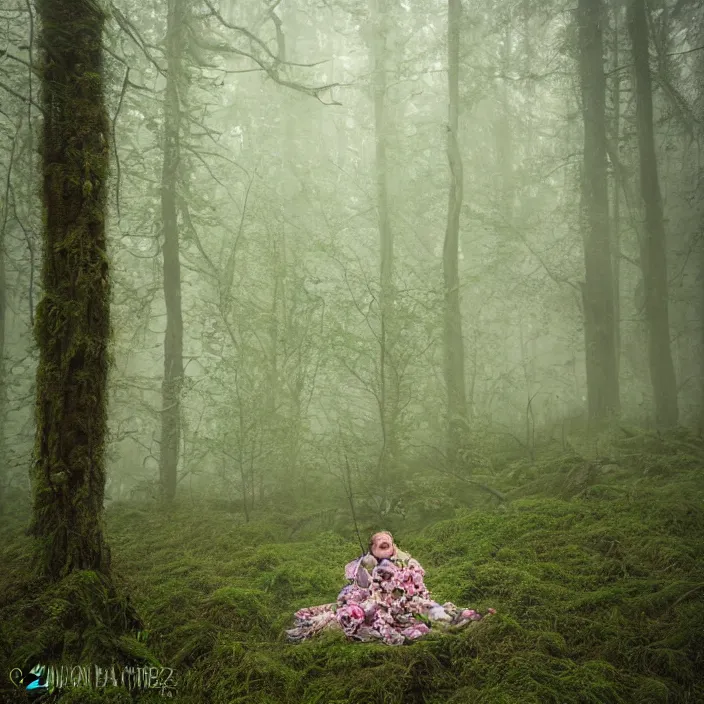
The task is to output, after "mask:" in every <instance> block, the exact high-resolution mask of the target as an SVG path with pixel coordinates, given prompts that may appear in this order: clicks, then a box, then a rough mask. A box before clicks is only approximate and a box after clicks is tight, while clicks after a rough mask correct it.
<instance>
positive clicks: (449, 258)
mask: <svg viewBox="0 0 704 704" xmlns="http://www.w3.org/2000/svg"><path fill="white" fill-rule="evenodd" d="M461 12H462V5H461V2H460V0H448V24H447V38H448V52H447V65H448V90H449V108H448V126H447V159H448V162H449V165H450V190H449V196H448V207H447V227H446V229H445V244H444V247H443V258H442V263H443V275H444V282H445V316H444V346H445V386H446V387H447V433H448V437H447V456H448V459H449V461H450V462H451V463H454V462H456V461H457V452H458V450H459V449H460V448H461V446H462V438H463V435H464V434H465V433H466V432H467V395H466V389H465V378H464V341H463V339H462V315H461V312H460V279H459V266H458V248H459V232H460V210H461V208H462V195H463V192H462V189H463V182H462V156H461V154H460V149H459V144H458V139H457V130H458V124H459V63H460V61H459V51H460V16H461Z"/></svg>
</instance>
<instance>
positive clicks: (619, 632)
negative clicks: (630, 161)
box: [0, 432, 704, 704]
mask: <svg viewBox="0 0 704 704" xmlns="http://www.w3.org/2000/svg"><path fill="white" fill-rule="evenodd" d="M703 469H704V443H702V441H701V440H700V439H698V438H696V437H693V436H689V435H687V434H686V433H683V432H679V433H675V434H671V435H670V436H667V437H664V438H663V437H659V436H638V435H635V434H632V435H629V434H628V433H626V434H625V437H623V438H622V439H621V442H620V443H615V444H613V445H611V446H610V447H609V449H608V452H602V453H601V454H600V453H596V454H595V455H593V456H585V455H584V454H583V453H582V454H580V453H579V452H577V451H576V450H574V449H569V448H568V449H565V448H564V447H557V448H552V449H550V450H549V451H547V450H546V452H545V454H544V455H543V456H542V457H541V456H538V457H537V458H536V460H534V461H529V460H523V459H518V460H515V461H513V462H512V463H510V464H507V465H505V466H504V467H502V468H500V469H496V472H495V475H494V476H493V477H492V481H493V483H494V486H495V487H497V488H498V489H500V490H501V491H503V492H506V493H507V495H508V496H509V499H510V500H507V501H505V502H501V503H496V504H495V505H488V504H487V505H485V506H484V507H483V508H474V509H471V510H469V509H465V510H462V511H458V512H457V513H456V515H455V516H453V517H451V518H448V519H446V520H442V521H437V522H434V523H433V524H432V525H428V526H425V527H424V528H415V527H413V528H408V529H406V530H404V529H403V527H401V528H400V529H397V536H396V537H397V540H398V542H399V544H400V546H401V547H402V548H403V549H404V550H406V551H408V552H410V553H411V554H413V555H414V556H415V557H417V558H418V559H419V561H420V562H421V564H422V565H423V566H424V567H425V569H426V584H427V585H428V587H429V588H430V589H431V591H432V593H433V596H434V598H436V599H437V600H438V601H440V602H441V603H442V602H444V601H453V602H454V603H456V604H458V605H460V606H468V607H473V608H476V609H478V610H486V608H487V607H494V608H495V609H497V611H498V613H497V614H496V615H494V616H491V617H489V618H486V619H484V620H483V621H480V622H477V623H472V624H470V625H469V626H468V627H466V628H465V629H463V630H460V631H459V632H455V633H448V634H442V635H440V634H433V633H431V634H430V635H428V636H426V637H425V638H423V639H421V640H419V641H417V642H415V643H413V644H412V645H408V646H401V647H391V646H385V645H377V644H361V643H350V642H347V641H346V640H345V639H344V637H343V636H342V635H341V634H340V633H339V632H331V633H328V634H325V635H323V636H322V637H320V638H318V639H315V640H311V641H310V642H305V643H303V644H300V645H290V644H288V643H286V642H285V640H284V638H283V633H284V629H285V628H286V627H288V626H289V624H290V623H291V621H292V614H293V612H294V611H295V610H296V609H298V608H300V607H302V606H306V605H313V604H321V603H326V602H330V601H334V599H335V597H336V594H337V592H338V590H339V589H340V587H341V586H342V585H343V582H344V580H343V574H342V571H343V566H344V564H345V563H346V562H347V561H349V560H350V559H352V558H354V557H355V556H356V555H357V554H358V552H359V548H358V546H357V547H356V546H355V543H354V542H351V541H350V540H349V538H348V537H347V534H340V533H338V532H333V531H331V530H327V531H325V530H320V529H318V528H316V527H315V522H314V521H312V522H311V523H310V525H309V526H308V528H304V529H301V530H297V531H296V533H295V535H294V536H292V531H291V526H292V525H294V523H295V524H296V525H299V524H300V515H291V514H288V515H283V514H281V513H278V514H276V515H270V516H260V517H259V518H258V519H257V520H255V521H250V522H249V523H247V524H245V523H243V522H242V521H241V520H240V519H239V517H237V516H233V515H232V514H226V513H223V512H218V511H214V510H209V509H208V508H207V506H206V505H201V504H198V505H185V504H184V505H176V506H174V507H172V509H170V510H168V511H166V512H163V513H160V512H156V511H154V510H152V509H149V508H145V507H140V506H136V505H129V504H122V505H120V504H118V505H115V506H114V507H112V508H111V509H110V511H108V515H107V526H108V535H107V537H108V540H109V542H110V545H111V549H112V554H113V565H114V572H115V578H116V580H117V582H118V584H119V585H120V586H121V587H122V588H123V589H124V590H125V591H126V592H128V593H129V594H130V597H131V600H132V602H133V603H134V605H135V606H136V608H137V611H138V612H139V614H140V617H141V618H142V620H143V622H144V624H145V629H146V632H145V634H143V638H142V639H141V640H137V639H135V640H134V641H130V642H129V643H128V642H126V641H124V639H123V642H122V647H123V652H126V653H131V654H132V656H133V657H134V658H138V659H139V658H141V660H142V661H144V662H151V663H155V664H159V665H161V666H169V667H173V668H174V669H175V671H176V676H177V677H178V686H177V690H176V696H175V699H174V701H181V702H189V704H190V703H194V704H197V703H203V704H206V703H207V704H224V703H225V702H248V703H251V704H264V703H272V704H274V703H281V704H287V703H289V702H290V703H292V704H293V703H296V704H298V703H300V702H306V703H311V704H313V703H318V704H343V703H344V704H373V703H376V702H378V703H382V702H383V703H384V704H396V703H398V704H421V703H424V704H441V703H443V704H444V703H450V704H460V703H464V702H468V703H469V702H472V703H477V704H484V703H486V704H509V703H513V702H515V703H517V704H518V703H520V704H532V703H536V704H537V703H540V704H543V703H554V704H577V703H579V704H583V703H593V704H604V703H610V702H613V703H617V702H619V703H620V702H637V703H638V704H650V703H653V704H655V703H656V702H663V703H664V702H667V703H668V704H672V703H678V702H682V703H690V702H691V703H694V702H703V701H704V680H703V677H702V675H701V674H700V673H701V672H704V561H703V559H702V555H703V554H704V473H703V472H702V470H703ZM409 525H411V526H412V523H411V522H410V521H409ZM0 537H2V538H3V539H4V547H3V549H2V554H1V557H2V562H3V565H4V566H5V567H6V569H4V570H3V573H2V577H1V578H0V636H1V637H2V638H1V640H2V646H1V648H2V649H1V650H0V666H2V667H4V669H5V671H6V672H8V671H9V669H10V668H11V667H13V666H16V665H18V664H19V662H20V660H21V661H22V662H24V661H25V660H26V659H27V657H28V656H27V654H28V653H35V652H37V650H36V642H35V641H36V639H40V640H41V638H48V637H49V635H52V636H56V635H57V634H56V632H55V631H56V629H61V628H63V629H64V630H65V633H64V635H63V642H64V643H65V644H66V643H68V644H69V645H70V644H72V643H73V644H75V643H76V642H77V640H78V639H79V636H78V635H77V634H74V635H72V634H70V633H69V632H68V631H70V625H71V624H70V623H69V622H68V621H67V618H68V616H67V614H70V609H71V600H70V599H68V598H67V596H66V594H67V592H66V587H65V585H64V586H63V587H57V588H55V589H54V591H46V590H40V589H39V587H38V585H37V583H36V582H33V581H32V579H31V575H30V574H29V572H28V570H27V568H26V564H27V560H28V555H29V547H30V544H29V539H28V538H26V537H25V536H24V535H23V534H22V526H21V525H20V524H13V525H10V526H7V527H6V528H5V529H4V530H3V532H2V535H1V536H0ZM8 568H9V569H8ZM73 580H74V582H73V591H69V592H68V593H69V594H72V595H74V596H73V597H72V598H74V599H75V598H76V597H75V595H76V594H80V593H81V592H80V589H79V588H78V587H77V586H76V585H77V584H78V585H80V584H84V583H90V582H91V580H94V578H93V577H91V576H90V575H87V576H86V575H83V576H81V575H79V576H74V577H73ZM62 590H63V591H62ZM106 613H107V612H106ZM106 618H107V616H106ZM52 629H53V630H52ZM101 633H103V632H102V631H100V630H99V629H98V630H97V631H96V632H95V633H94V637H96V638H98V637H100V634H101ZM96 634H97V635H96ZM145 638H146V644H144V643H143V641H144V639H145ZM84 639H85V637H84ZM137 643H139V645H136V644H137ZM140 647H141V648H142V649H143V650H141V651H140V650H139V648H140ZM2 696H5V699H2ZM0 700H2V701H3V702H5V701H8V702H13V701H23V699H22V698H21V695H20V690H12V689H3V690H1V691H0ZM139 700H140V701H164V699H163V698H161V697H158V696H155V695H154V694H151V695H141V696H140V697H139ZM59 701H60V702H61V704H93V702H113V704H126V703H127V702H128V701H132V700H131V699H130V698H129V696H128V695H127V694H126V693H125V691H124V690H120V689H115V690H105V691H100V692H96V691H88V690H84V689H80V688H78V689H72V690H64V693H63V695H62V696H61V697H60V699H59Z"/></svg>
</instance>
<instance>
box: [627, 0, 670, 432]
mask: <svg viewBox="0 0 704 704" xmlns="http://www.w3.org/2000/svg"><path fill="white" fill-rule="evenodd" d="M628 33H629V35H630V38H631V48H632V52H633V63H634V75H635V96H636V129H637V133H638V152H639V156H640V193H641V198H642V201H643V207H644V210H645V232H644V234H643V236H642V238H641V241H640V265H641V269H642V271H643V283H644V289H645V315H646V319H647V322H648V360H649V366H650V379H651V382H652V385H653V395H654V399H655V423H656V425H657V426H658V427H660V428H663V427H670V426H674V425H676V424H677V420H678V408H677V384H676V380H675V367H674V364H673V362H672V350H671V345H670V317H669V310H668V284H667V255H666V248H665V222H664V217H663V205H662V196H661V193H660V183H659V181H658V167H657V157H656V153H655V138H654V132H653V89H652V78H651V74H650V61H649V56H648V45H649V35H648V21H647V17H646V5H645V0H631V2H630V4H629V6H628Z"/></svg>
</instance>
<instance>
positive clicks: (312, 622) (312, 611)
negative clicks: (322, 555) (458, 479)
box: [286, 531, 496, 645]
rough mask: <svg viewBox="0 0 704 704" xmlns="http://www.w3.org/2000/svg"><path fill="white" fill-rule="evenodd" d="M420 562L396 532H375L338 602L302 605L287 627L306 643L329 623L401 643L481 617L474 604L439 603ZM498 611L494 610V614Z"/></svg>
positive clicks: (350, 568)
mask: <svg viewBox="0 0 704 704" xmlns="http://www.w3.org/2000/svg"><path fill="white" fill-rule="evenodd" d="M424 576H425V570H423V568H422V567H421V565H420V563H419V562H418V561H417V560H415V559H414V558H412V557H411V556H410V555H409V554H408V553H405V552H403V551H401V550H399V549H398V548H397V546H396V545H395V544H394V539H393V536H392V535H391V533H389V532H388V531H383V532H380V533H375V534H374V535H372V537H371V539H370V541H369V552H368V553H366V554H365V555H362V557H360V558H357V559H356V560H352V562H349V563H348V564H347V565H346V566H345V577H346V578H347V579H348V580H349V583H348V584H347V586H346V587H344V588H343V589H342V591H341V592H340V593H339V594H338V595H337V601H336V602H335V603H333V604H322V605H320V606H312V607H307V608H303V609H300V610H298V611H297V612H296V614H295V618H296V623H295V625H294V627H293V628H291V629H289V630H287V631H286V633H287V636H288V639H289V641H291V642H300V641H302V640H305V639H307V638H310V637H311V636H312V635H314V634H315V633H318V632H320V631H322V630H324V629H327V628H341V629H342V631H343V632H344V633H345V635H347V636H348V637H349V638H352V639H354V640H360V641H382V642H384V643H387V644H389V645H401V644H403V643H406V642H409V641H413V640H415V639H416V638H420V637H421V636H423V635H425V634H426V633H428V632H429V630H430V629H431V628H434V629H438V628H440V629H445V628H448V627H450V626H456V627H459V626H463V625H465V624H468V623H471V622H472V621H479V620H480V619H482V618H483V616H482V615H481V614H480V613H478V612H476V611H475V610H474V609H459V608H458V607H456V606H455V605H454V604H453V603H451V602H447V603H445V604H442V605H441V604H438V602H436V601H434V600H433V599H432V598H431V596H430V592H429V591H428V589H427V588H426V586H425V582H424V581H423V577H424ZM493 613H496V612H495V610H494V609H488V614H493Z"/></svg>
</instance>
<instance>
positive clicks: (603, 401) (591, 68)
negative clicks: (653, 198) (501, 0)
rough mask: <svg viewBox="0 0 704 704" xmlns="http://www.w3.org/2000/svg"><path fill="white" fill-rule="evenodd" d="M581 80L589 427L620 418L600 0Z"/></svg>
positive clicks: (590, 21) (591, 19)
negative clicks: (592, 424) (596, 423)
mask: <svg viewBox="0 0 704 704" xmlns="http://www.w3.org/2000/svg"><path fill="white" fill-rule="evenodd" d="M577 17H578V23H579V76H580V84H581V93H582V115H583V119H584V166H583V171H582V193H581V208H580V209H581V217H580V227H581V230H582V238H583V242H584V265H585V281H584V284H583V285H582V301H583V307H584V336H585V346H586V366H587V406H588V411H589V420H590V422H592V423H593V422H599V421H601V420H604V419H606V418H608V417H609V416H611V415H613V414H617V413H618V412H619V388H618V371H617V366H616V340H615V327H614V296H613V276H612V269H611V241H610V236H609V199H608V180H607V172H606V78H605V76H604V56H603V51H604V46H603V36H602V24H603V22H604V18H605V13H604V7H603V3H602V1H601V0H579V2H578V4H577Z"/></svg>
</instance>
